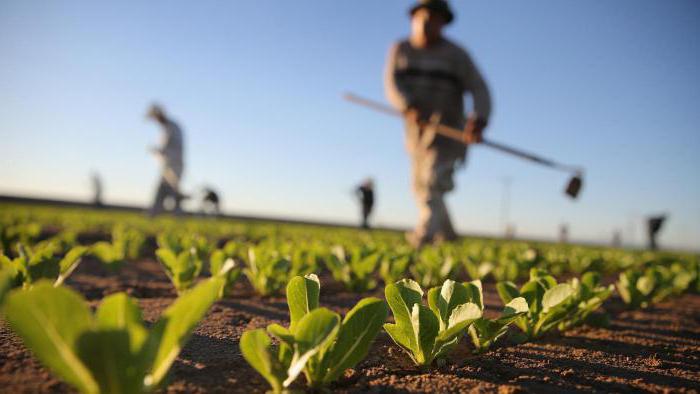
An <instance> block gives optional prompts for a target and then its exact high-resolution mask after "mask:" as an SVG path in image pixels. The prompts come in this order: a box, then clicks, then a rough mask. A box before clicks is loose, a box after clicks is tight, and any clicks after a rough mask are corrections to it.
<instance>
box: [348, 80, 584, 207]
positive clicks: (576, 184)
mask: <svg viewBox="0 0 700 394" xmlns="http://www.w3.org/2000/svg"><path fill="white" fill-rule="evenodd" d="M344 98H345V99H346V100H348V101H350V102H353V103H355V104H359V105H362V106H364V107H367V108H371V109H373V110H375V111H378V112H383V113H385V114H388V115H392V116H402V115H401V113H400V112H399V111H397V110H395V109H394V108H392V107H389V106H388V105H385V104H382V103H380V102H377V101H374V100H370V99H367V98H363V97H360V96H357V95H354V94H352V93H347V94H345V95H344ZM436 126H437V127H436V133H438V134H440V135H442V136H445V137H447V138H451V139H453V140H456V141H459V142H461V143H463V144H466V143H467V142H466V141H465V134H464V132H463V131H462V130H459V129H457V128H454V127H450V126H446V125H443V124H437V125H436ZM481 145H484V146H488V147H489V148H493V149H497V150H499V151H501V152H504V153H508V154H510V155H513V156H517V157H520V158H522V159H526V160H529V161H531V162H534V163H537V164H540V165H543V166H546V167H549V168H553V169H555V170H560V171H564V172H566V173H569V174H572V176H571V179H570V180H569V182H568V183H567V184H566V188H565V189H564V192H565V193H566V195H568V196H569V197H571V198H573V199H576V198H577V197H578V195H579V193H580V192H581V188H582V187H583V169H582V168H580V167H574V166H568V165H564V164H561V163H557V162H555V161H553V160H549V159H546V158H543V157H541V156H537V155H534V154H532V153H529V152H524V151H522V150H520V149H516V148H513V147H510V146H507V145H504V144H501V143H499V142H495V141H492V140H490V139H484V140H483V141H482V142H481Z"/></svg>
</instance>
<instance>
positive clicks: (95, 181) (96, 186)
mask: <svg viewBox="0 0 700 394" xmlns="http://www.w3.org/2000/svg"><path fill="white" fill-rule="evenodd" d="M90 183H92V193H93V194H92V196H93V197H92V204H93V205H94V206H95V207H97V208H99V207H101V206H102V179H100V174H98V173H96V172H93V173H92V175H90Z"/></svg>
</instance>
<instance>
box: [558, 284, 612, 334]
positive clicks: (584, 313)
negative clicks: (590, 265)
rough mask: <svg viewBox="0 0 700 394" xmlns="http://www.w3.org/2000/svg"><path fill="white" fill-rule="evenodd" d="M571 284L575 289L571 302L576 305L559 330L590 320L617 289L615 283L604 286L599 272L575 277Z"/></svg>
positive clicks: (561, 323)
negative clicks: (579, 277)
mask: <svg viewBox="0 0 700 394" xmlns="http://www.w3.org/2000/svg"><path fill="white" fill-rule="evenodd" d="M569 284H570V285H571V287H572V289H573V295H572V297H571V301H570V302H571V303H572V304H573V306H574V307H573V308H572V310H571V311H570V313H569V315H568V316H567V317H566V318H564V319H563V320H562V321H561V322H560V323H559V331H565V330H568V329H569V328H572V327H576V326H579V325H581V324H583V323H585V322H587V321H589V318H591V317H592V316H594V315H593V313H594V312H595V311H596V310H597V309H598V308H600V307H601V306H602V305H603V302H604V301H605V300H607V299H608V298H610V296H611V295H612V293H613V291H614V290H615V286H613V285H610V286H602V285H601V284H600V274H599V273H597V272H586V273H585V274H583V276H582V277H581V280H579V279H578V278H573V279H572V280H571V281H570V282H569Z"/></svg>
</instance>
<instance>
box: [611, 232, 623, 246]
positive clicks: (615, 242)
mask: <svg viewBox="0 0 700 394" xmlns="http://www.w3.org/2000/svg"><path fill="white" fill-rule="evenodd" d="M612 246H613V248H619V247H622V231H620V230H615V231H613V239H612Z"/></svg>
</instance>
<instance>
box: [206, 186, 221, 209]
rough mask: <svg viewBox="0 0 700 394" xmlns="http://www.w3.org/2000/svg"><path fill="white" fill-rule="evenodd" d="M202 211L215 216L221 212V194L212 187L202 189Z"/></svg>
mask: <svg viewBox="0 0 700 394" xmlns="http://www.w3.org/2000/svg"><path fill="white" fill-rule="evenodd" d="M202 213H204V214H206V215H215V216H218V215H219V214H220V213H221V210H220V208H219V194H218V193H217V192H216V191H214V189H212V188H210V187H205V188H204V189H202Z"/></svg>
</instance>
